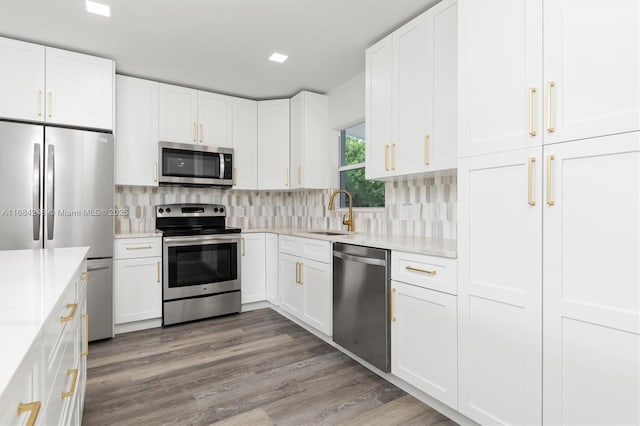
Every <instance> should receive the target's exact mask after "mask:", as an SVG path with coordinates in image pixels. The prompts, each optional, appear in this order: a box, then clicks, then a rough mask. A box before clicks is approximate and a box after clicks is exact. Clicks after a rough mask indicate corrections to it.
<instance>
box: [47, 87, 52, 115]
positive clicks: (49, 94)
mask: <svg viewBox="0 0 640 426" xmlns="http://www.w3.org/2000/svg"><path fill="white" fill-rule="evenodd" d="M47 101H48V102H47V115H48V116H49V118H51V117H53V92H48V93H47Z"/></svg>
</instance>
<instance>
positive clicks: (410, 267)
mask: <svg viewBox="0 0 640 426" xmlns="http://www.w3.org/2000/svg"><path fill="white" fill-rule="evenodd" d="M404 269H406V270H407V271H413V272H420V273H422V274H427V275H431V276H434V275H436V274H437V273H438V271H430V270H428V269H420V268H415V267H413V266H405V267H404Z"/></svg>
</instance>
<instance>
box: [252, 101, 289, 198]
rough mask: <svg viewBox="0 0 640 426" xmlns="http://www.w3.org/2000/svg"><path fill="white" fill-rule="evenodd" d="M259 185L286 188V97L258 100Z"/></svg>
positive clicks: (287, 152) (287, 134) (287, 116)
mask: <svg viewBox="0 0 640 426" xmlns="http://www.w3.org/2000/svg"><path fill="white" fill-rule="evenodd" d="M258 158H259V159H260V161H258V189H289V99H277V100H273V101H259V102H258Z"/></svg>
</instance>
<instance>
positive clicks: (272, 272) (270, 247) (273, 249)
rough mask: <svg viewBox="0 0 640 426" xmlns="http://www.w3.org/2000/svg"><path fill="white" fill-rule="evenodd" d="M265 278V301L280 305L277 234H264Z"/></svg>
mask: <svg viewBox="0 0 640 426" xmlns="http://www.w3.org/2000/svg"><path fill="white" fill-rule="evenodd" d="M266 247H267V252H266V279H267V301H268V302H270V303H273V304H274V305H276V306H278V305H280V295H279V292H278V235H277V234H267V236H266Z"/></svg>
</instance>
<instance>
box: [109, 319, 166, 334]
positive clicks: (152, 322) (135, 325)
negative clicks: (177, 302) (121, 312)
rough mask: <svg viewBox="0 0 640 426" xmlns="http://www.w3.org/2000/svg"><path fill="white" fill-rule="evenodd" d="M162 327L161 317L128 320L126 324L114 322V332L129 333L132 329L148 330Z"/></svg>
mask: <svg viewBox="0 0 640 426" xmlns="http://www.w3.org/2000/svg"><path fill="white" fill-rule="evenodd" d="M157 327H162V318H153V319H149V320H142V321H135V322H128V323H126V324H116V325H115V326H114V332H115V334H123V333H131V332H132V331H140V330H148V329H150V328H157Z"/></svg>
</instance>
